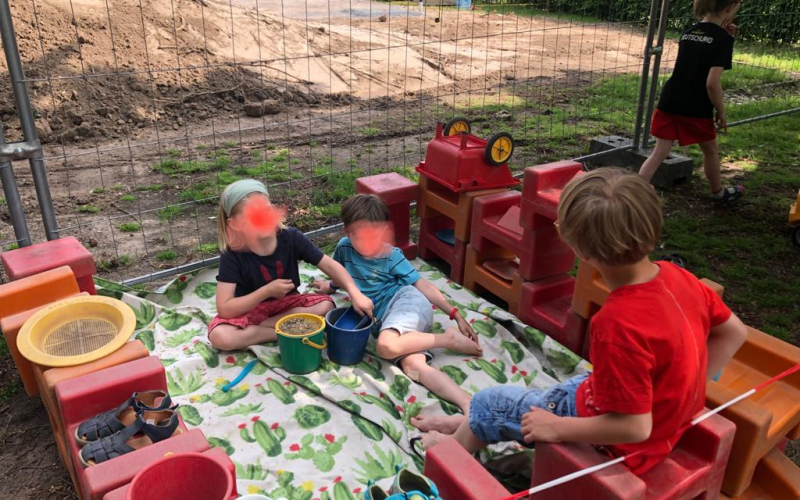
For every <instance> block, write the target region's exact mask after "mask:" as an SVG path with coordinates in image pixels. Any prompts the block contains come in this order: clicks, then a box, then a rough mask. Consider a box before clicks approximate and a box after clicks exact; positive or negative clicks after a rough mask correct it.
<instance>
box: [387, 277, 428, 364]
mask: <svg viewBox="0 0 800 500" xmlns="http://www.w3.org/2000/svg"><path fill="white" fill-rule="evenodd" d="M431 325H433V307H432V306H431V303H430V301H429V300H428V298H427V297H425V295H423V293H422V292H420V291H419V290H418V289H417V287H415V286H413V285H407V286H404V287H403V288H401V289H400V290H398V291H397V293H396V294H394V297H392V300H391V301H389V305H388V306H387V307H386V311H385V312H384V313H383V317H382V318H381V330H394V331H396V332H397V333H399V334H400V335H405V334H406V333H408V332H427V331H428V330H429V329H430V327H431ZM422 354H424V355H425V357H426V359H427V362H428V363H430V362H431V360H433V354H431V353H430V352H429V351H422ZM406 356H408V355H406ZM406 356H400V357H398V358H395V359H392V360H390V361H391V362H392V363H394V364H395V365H397V366H400V361H402V359H403V358H405V357H406Z"/></svg>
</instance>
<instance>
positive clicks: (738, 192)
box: [712, 186, 745, 205]
mask: <svg viewBox="0 0 800 500" xmlns="http://www.w3.org/2000/svg"><path fill="white" fill-rule="evenodd" d="M744 193H745V190H744V186H728V187H726V188H722V194H721V195H719V196H717V195H713V196H712V199H713V200H714V203H717V204H719V205H722V204H727V203H733V202H734V201H737V200H739V199H741V198H742V197H744Z"/></svg>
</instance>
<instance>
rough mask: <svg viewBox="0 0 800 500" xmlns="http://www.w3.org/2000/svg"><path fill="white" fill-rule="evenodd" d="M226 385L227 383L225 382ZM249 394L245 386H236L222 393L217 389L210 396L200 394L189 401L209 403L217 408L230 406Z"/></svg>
mask: <svg viewBox="0 0 800 500" xmlns="http://www.w3.org/2000/svg"><path fill="white" fill-rule="evenodd" d="M225 383H227V381H225ZM249 392H250V388H249V387H248V386H247V384H245V385H237V386H236V387H234V388H233V389H231V390H230V391H228V392H222V389H221V388H218V389H217V390H216V391H214V392H212V393H211V395H208V394H201V395H199V396H192V397H191V398H189V401H191V402H193V403H206V402H208V401H211V402H212V403H214V404H215V405H217V406H230V405H232V404H233V403H235V402H236V401H239V400H240V399H242V398H243V397H245V396H247V394H248V393H249Z"/></svg>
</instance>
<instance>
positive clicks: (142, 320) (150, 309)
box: [128, 301, 156, 330]
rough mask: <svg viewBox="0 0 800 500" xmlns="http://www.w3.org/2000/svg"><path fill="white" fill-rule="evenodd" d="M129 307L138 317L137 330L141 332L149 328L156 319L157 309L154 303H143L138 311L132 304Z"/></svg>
mask: <svg viewBox="0 0 800 500" xmlns="http://www.w3.org/2000/svg"><path fill="white" fill-rule="evenodd" d="M128 307H130V308H131V309H133V313H134V314H135V315H136V329H137V330H141V329H142V328H144V327H146V326H149V325H150V323H152V322H153V320H154V319H155V317H156V308H155V306H154V305H153V303H152V302H147V301H143V302H142V303H141V304H140V305H139V309H136V308H135V307H133V306H132V305H130V304H129V305H128Z"/></svg>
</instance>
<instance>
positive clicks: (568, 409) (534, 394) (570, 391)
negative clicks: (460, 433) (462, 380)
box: [469, 375, 588, 447]
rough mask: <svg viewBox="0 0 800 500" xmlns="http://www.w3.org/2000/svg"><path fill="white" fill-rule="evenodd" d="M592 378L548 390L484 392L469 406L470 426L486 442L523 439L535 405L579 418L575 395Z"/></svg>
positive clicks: (583, 377) (511, 388)
mask: <svg viewBox="0 0 800 500" xmlns="http://www.w3.org/2000/svg"><path fill="white" fill-rule="evenodd" d="M587 377H588V375H578V376H576V377H573V378H571V379H569V380H567V381H565V382H562V383H560V384H557V385H554V386H553V387H550V388H549V389H544V390H541V389H539V390H528V389H525V388H524V387H514V386H507V385H501V386H499V387H492V388H490V389H484V390H482V391H480V392H479V393H477V394H476V395H475V397H473V398H472V402H471V403H470V407H469V427H470V429H471V430H472V433H473V434H475V437H477V438H478V439H480V440H481V441H483V442H484V443H487V444H491V443H500V442H504V441H517V442H518V443H519V444H521V445H523V446H528V447H531V446H532V444H528V443H526V442H525V441H524V440H523V436H522V416H523V415H524V414H526V413H528V412H530V408H531V406H535V407H537V408H541V409H543V410H547V411H549V412H550V413H552V414H554V415H558V416H559V417H577V416H578V412H577V409H576V407H575V394H576V393H577V392H578V386H580V385H581V383H583V381H584V380H586V378H587Z"/></svg>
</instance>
